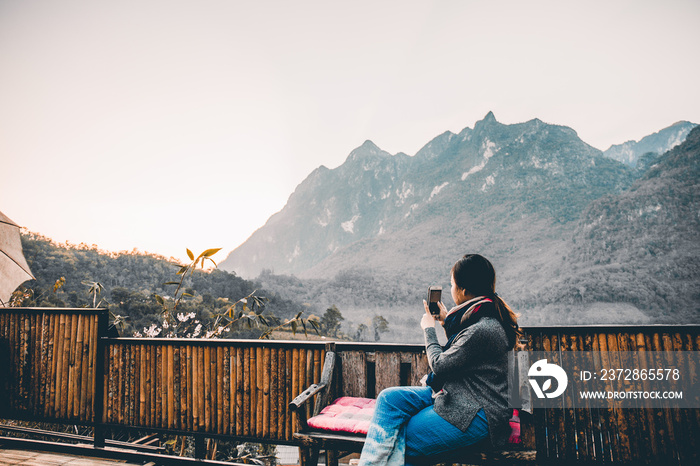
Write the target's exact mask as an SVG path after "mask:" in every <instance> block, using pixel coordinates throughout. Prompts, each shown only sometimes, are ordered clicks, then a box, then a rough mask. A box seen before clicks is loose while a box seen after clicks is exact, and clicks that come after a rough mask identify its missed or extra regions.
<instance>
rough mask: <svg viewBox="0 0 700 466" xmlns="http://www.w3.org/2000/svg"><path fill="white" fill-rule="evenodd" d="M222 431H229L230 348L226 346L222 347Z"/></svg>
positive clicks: (227, 432) (225, 432)
mask: <svg viewBox="0 0 700 466" xmlns="http://www.w3.org/2000/svg"><path fill="white" fill-rule="evenodd" d="M222 358H223V369H222V370H223V382H224V383H223V388H222V389H223V400H222V401H223V408H222V410H223V412H222V414H223V416H222V422H223V426H224V429H223V433H224V434H226V435H229V434H230V433H231V348H230V347H228V346H226V347H225V348H223V355H222Z"/></svg>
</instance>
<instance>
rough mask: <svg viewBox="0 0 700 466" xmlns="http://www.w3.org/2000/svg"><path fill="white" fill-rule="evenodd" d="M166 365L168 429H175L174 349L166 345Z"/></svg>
mask: <svg viewBox="0 0 700 466" xmlns="http://www.w3.org/2000/svg"><path fill="white" fill-rule="evenodd" d="M166 348H167V350H168V365H167V367H166V377H167V383H168V424H167V425H168V428H169V429H172V428H174V427H175V386H174V385H175V379H174V374H173V371H174V369H175V357H174V354H173V353H174V347H173V346H172V345H168V346H167V347H166Z"/></svg>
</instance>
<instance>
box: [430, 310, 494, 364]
mask: <svg viewBox="0 0 700 466" xmlns="http://www.w3.org/2000/svg"><path fill="white" fill-rule="evenodd" d="M424 333H425V352H426V354H427V356H428V364H429V365H430V369H432V371H433V372H434V373H435V374H436V375H441V374H447V373H449V372H452V371H456V370H460V369H464V368H468V367H471V366H474V365H479V364H481V362H483V360H484V358H485V356H486V354H487V352H489V351H494V350H495V349H496V348H494V341H493V340H492V338H490V336H489V333H490V332H489V331H488V330H487V329H486V328H484V327H483V326H482V325H480V323H477V324H474V325H472V326H471V327H469V328H468V329H467V330H465V331H464V333H462V334H461V335H460V336H458V337H457V338H456V339H455V340H454V342H453V343H452V345H451V346H450V347H449V348H448V349H447V351H443V350H442V346H440V343H438V339H437V333H436V331H435V328H434V327H433V328H430V327H429V328H426V329H425V330H424Z"/></svg>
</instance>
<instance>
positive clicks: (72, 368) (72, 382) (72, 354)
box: [66, 314, 80, 417]
mask: <svg viewBox="0 0 700 466" xmlns="http://www.w3.org/2000/svg"><path fill="white" fill-rule="evenodd" d="M79 320H80V316H79V315H78V314H73V315H72V316H71V328H70V340H69V342H68V344H69V346H68V347H69V349H70V351H69V353H68V400H67V405H66V417H73V412H74V410H75V397H76V391H77V390H76V385H77V378H76V376H77V374H76V363H75V361H76V353H77V350H78V348H77V344H76V342H77V340H78V323H79Z"/></svg>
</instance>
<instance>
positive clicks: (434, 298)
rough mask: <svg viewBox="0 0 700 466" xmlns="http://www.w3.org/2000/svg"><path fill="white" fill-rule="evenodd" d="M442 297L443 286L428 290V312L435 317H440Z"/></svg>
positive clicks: (432, 287)
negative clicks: (439, 305)
mask: <svg viewBox="0 0 700 466" xmlns="http://www.w3.org/2000/svg"><path fill="white" fill-rule="evenodd" d="M441 296H442V287H441V286H431V287H429V288H428V310H429V311H430V313H431V314H432V315H434V316H439V315H440V307H438V302H439V301H440V297H441Z"/></svg>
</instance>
